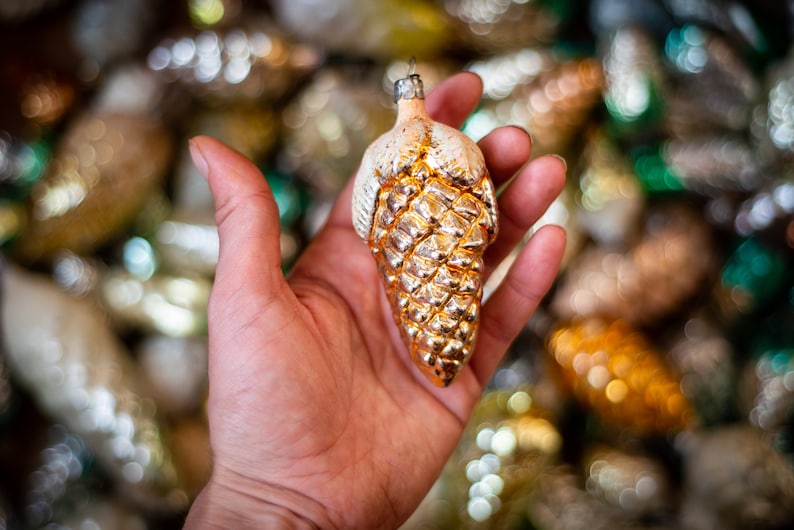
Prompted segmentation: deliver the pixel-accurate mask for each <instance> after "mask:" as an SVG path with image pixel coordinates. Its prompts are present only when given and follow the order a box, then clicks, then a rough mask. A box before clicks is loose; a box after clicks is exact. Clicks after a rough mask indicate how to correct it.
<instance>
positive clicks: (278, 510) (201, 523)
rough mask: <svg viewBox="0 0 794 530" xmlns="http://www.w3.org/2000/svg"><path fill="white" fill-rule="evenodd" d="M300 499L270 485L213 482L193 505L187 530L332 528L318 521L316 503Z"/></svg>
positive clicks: (328, 522)
mask: <svg viewBox="0 0 794 530" xmlns="http://www.w3.org/2000/svg"><path fill="white" fill-rule="evenodd" d="M298 497H299V496H297V495H294V496H293V495H292V494H290V493H289V492H284V491H281V490H280V488H274V487H273V486H270V485H267V484H258V487H257V488H256V489H249V488H247V487H243V485H242V484H239V483H237V482H236V481H232V482H231V483H230V482H229V481H226V480H217V479H215V478H211V479H210V481H209V482H208V483H207V485H206V486H205V487H204V489H203V490H202V491H201V493H200V494H199V495H198V497H196V500H195V501H194V502H193V505H192V506H191V508H190V512H189V513H188V516H187V519H186V521H185V526H184V530H204V529H207V530H209V529H215V528H218V529H221V528H223V529H227V528H239V529H241V530H245V529H247V528H252V529H253V528H272V529H277V530H281V529H284V530H286V529H301V530H302V529H316V528H331V527H333V525H331V524H330V521H327V520H326V519H325V518H323V517H318V515H319V513H318V512H319V510H318V508H317V507H316V506H313V504H314V503H313V501H308V500H306V499H301V498H298ZM270 499H273V500H270ZM315 521H324V522H322V523H320V524H318V523H317V522H315ZM326 523H327V524H326Z"/></svg>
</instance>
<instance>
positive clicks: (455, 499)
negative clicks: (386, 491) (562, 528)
mask: <svg viewBox="0 0 794 530" xmlns="http://www.w3.org/2000/svg"><path fill="white" fill-rule="evenodd" d="M561 447H562V436H561V435H560V433H559V431H558V430H557V428H556V426H555V425H554V423H553V422H552V419H551V416H550V415H549V413H548V412H547V411H545V410H543V409H541V408H539V407H538V406H537V405H536V403H535V400H534V387H529V386H520V387H514V388H511V389H501V390H489V391H488V392H486V393H485V394H484V395H483V398H482V399H481V400H480V402H479V403H478V404H477V406H476V407H475V409H474V411H473V412H472V416H471V418H470V419H469V423H468V425H467V427H466V429H465V430H464V433H463V436H462V437H461V439H460V441H459V442H458V445H457V447H456V448H455V451H454V452H453V454H452V456H451V457H450V459H449V461H448V463H447V466H446V468H445V469H444V471H443V473H442V475H441V476H440V477H439V479H438V480H437V481H436V484H435V485H434V487H433V490H431V492H430V494H429V495H428V496H427V497H426V498H425V499H424V500H423V502H422V505H421V506H420V507H419V509H418V511H417V512H416V513H415V514H414V515H413V516H412V517H411V519H410V520H409V521H408V523H406V525H405V526H404V528H411V529H419V528H434V529H445V528H449V529H456V528H470V529H475V528H515V527H517V523H520V522H521V520H522V519H523V512H524V511H525V509H526V502H527V498H528V494H529V493H531V491H532V489H533V487H534V483H535V479H536V477H537V476H538V475H539V474H540V473H542V472H543V471H544V470H545V469H546V468H547V467H548V466H549V465H550V464H551V463H553V462H555V461H556V460H557V458H558V456H559V451H560V449H561Z"/></svg>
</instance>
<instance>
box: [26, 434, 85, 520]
mask: <svg viewBox="0 0 794 530" xmlns="http://www.w3.org/2000/svg"><path fill="white" fill-rule="evenodd" d="M47 438H48V441H47V444H46V446H45V447H44V448H43V449H42V450H41V451H40V453H39V454H40V463H39V465H38V467H37V468H36V469H35V470H34V471H33V472H32V473H31V474H30V476H29V479H28V481H29V485H28V489H27V492H26V495H25V510H24V513H25V519H26V522H27V524H28V525H29V526H30V527H31V528H43V527H45V525H46V524H47V523H49V522H51V521H57V520H59V519H61V517H63V516H64V515H65V514H68V515H71V513H72V512H73V511H74V510H75V508H76V507H77V506H79V507H80V508H85V506H84V505H85V503H86V501H87V500H88V498H89V496H90V493H89V490H88V487H87V483H88V482H89V481H88V480H87V479H86V476H87V475H90V471H88V469H89V468H90V467H91V462H90V459H91V453H90V451H89V450H88V448H87V447H86V444H85V442H84V441H83V440H82V439H81V438H80V437H79V436H76V435H74V434H73V433H71V432H69V431H68V430H66V428H64V427H63V426H62V425H53V426H52V427H51V428H50V429H49V433H48V436H47ZM75 505H77V506H75Z"/></svg>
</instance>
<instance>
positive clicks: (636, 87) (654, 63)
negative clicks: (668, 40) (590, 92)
mask: <svg viewBox="0 0 794 530" xmlns="http://www.w3.org/2000/svg"><path fill="white" fill-rule="evenodd" d="M601 46H602V48H604V50H605V51H604V52H603V63H604V77H605V89H604V103H605V104H606V108H607V111H608V112H609V115H610V116H611V118H612V123H611V125H612V127H613V128H614V130H615V132H616V133H618V134H621V135H628V134H631V135H633V136H640V137H641V136H644V135H647V134H649V133H652V132H653V131H654V129H655V128H656V127H657V125H658V124H659V121H660V120H661V117H662V105H661V97H662V94H664V93H665V92H666V91H665V87H666V83H667V79H666V77H665V74H664V69H663V67H662V64H661V62H660V61H659V53H658V51H657V49H656V45H655V43H654V41H653V39H652V38H651V36H650V35H649V34H648V33H647V32H646V31H644V30H642V29H640V28H639V27H632V26H627V27H621V28H619V29H617V30H616V31H614V32H613V33H612V34H611V35H609V37H608V38H607V39H605V40H604V42H603V43H602V44H601Z"/></svg>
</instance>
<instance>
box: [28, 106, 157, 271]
mask: <svg viewBox="0 0 794 530" xmlns="http://www.w3.org/2000/svg"><path fill="white" fill-rule="evenodd" d="M170 156H171V138H170V136H169V134H168V133H167V131H166V130H165V128H164V127H163V126H162V125H161V124H160V123H159V122H158V121H156V120H154V119H153V118H150V117H148V116H146V115H141V114H84V115H81V116H80V117H78V118H77V119H76V120H75V121H74V123H72V124H71V125H70V126H69V128H68V130H67V132H66V133H65V135H64V137H63V139H62V140H61V142H60V144H59V147H58V149H57V151H56V154H55V157H54V158H53V160H52V161H51V163H50V164H49V166H48V167H47V169H46V172H45V174H44V175H43V176H42V178H41V180H39V181H38V182H37V183H36V184H35V185H34V187H33V189H32V190H31V193H30V198H29V200H28V219H27V223H26V226H25V228H24V230H23V233H22V235H21V237H20V241H19V246H18V247H16V250H17V252H18V253H19V255H20V256H22V257H23V258H24V259H25V260H47V259H52V257H53V256H54V255H55V253H57V252H58V251H59V250H61V249H68V250H71V251H74V252H78V253H82V252H90V251H92V250H94V249H96V248H97V247H98V246H99V245H101V244H102V243H104V242H105V241H107V239H108V238H110V237H112V236H113V235H115V234H116V233H117V232H118V231H119V230H121V229H122V228H124V227H126V226H127V224H128V223H129V222H130V221H131V220H132V218H133V216H135V215H136V214H137V213H138V212H139V210H140V209H141V207H142V206H143V203H144V202H145V200H146V198H147V197H148V195H149V194H150V193H152V192H153V191H154V190H155V189H156V188H157V186H159V185H160V184H161V183H162V180H163V178H164V176H165V171H166V169H167V167H168V163H169V161H170Z"/></svg>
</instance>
